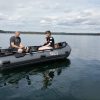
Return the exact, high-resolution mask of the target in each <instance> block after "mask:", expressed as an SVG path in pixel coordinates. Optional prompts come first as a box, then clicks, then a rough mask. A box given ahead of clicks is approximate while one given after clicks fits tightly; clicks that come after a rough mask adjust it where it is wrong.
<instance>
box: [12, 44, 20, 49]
mask: <svg viewBox="0 0 100 100" xmlns="http://www.w3.org/2000/svg"><path fill="white" fill-rule="evenodd" d="M11 46H12V47H13V48H17V49H19V48H20V47H18V46H16V45H14V42H11Z"/></svg>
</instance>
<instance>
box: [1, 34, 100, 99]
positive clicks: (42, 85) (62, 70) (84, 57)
mask: <svg viewBox="0 0 100 100" xmlns="http://www.w3.org/2000/svg"><path fill="white" fill-rule="evenodd" d="M10 36H11V35H9V34H7V35H5V34H0V46H1V47H3V48H7V47H8V46H9V38H10ZM21 37H22V42H23V43H24V44H25V45H41V44H43V42H44V36H43V35H21ZM54 38H55V41H56V42H59V41H66V42H68V43H69V45H70V46H71V48H72V52H71V55H70V56H69V58H68V59H66V60H63V61H58V62H52V63H45V64H43V65H38V66H36V65H35V66H33V67H32V68H26V69H21V70H14V71H6V72H1V73H0V100H100V36H68V35H57V36H56V35H54Z"/></svg>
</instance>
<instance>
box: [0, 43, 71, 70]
mask: <svg viewBox="0 0 100 100" xmlns="http://www.w3.org/2000/svg"><path fill="white" fill-rule="evenodd" d="M38 47H39V46H29V48H30V50H29V52H28V53H17V52H14V51H12V50H11V49H0V70H5V69H12V68H17V67H21V66H26V65H30V64H37V63H43V62H47V61H52V60H58V59H65V58H67V57H68V56H69V55H70V52H71V48H70V46H69V45H68V44H67V43H66V42H60V43H56V44H55V47H54V48H53V49H48V50H42V51H39V50H38ZM28 67H29V66H28Z"/></svg>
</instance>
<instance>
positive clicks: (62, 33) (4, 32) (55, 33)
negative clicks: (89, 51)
mask: <svg viewBox="0 0 100 100" xmlns="http://www.w3.org/2000/svg"><path fill="white" fill-rule="evenodd" d="M14 32H15V31H2V30H1V31H0V33H3V34H13V33H14ZM21 34H37V35H40V34H41V35H43V34H44V32H21ZM52 34H53V35H87V36H100V33H65V32H52Z"/></svg>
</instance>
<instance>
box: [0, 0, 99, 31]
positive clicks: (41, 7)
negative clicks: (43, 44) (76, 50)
mask: <svg viewBox="0 0 100 100" xmlns="http://www.w3.org/2000/svg"><path fill="white" fill-rule="evenodd" d="M0 30H6V31H37V32H41V31H46V30H51V31H54V32H72V33H75V32H83V33H84V32H96V33H97V32H100V0H0Z"/></svg>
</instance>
